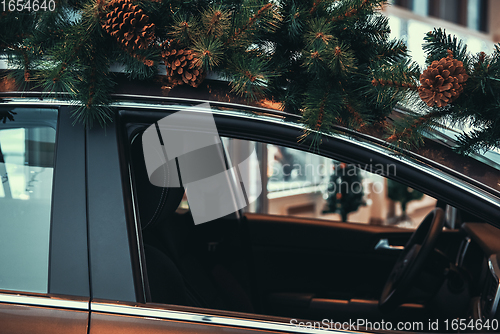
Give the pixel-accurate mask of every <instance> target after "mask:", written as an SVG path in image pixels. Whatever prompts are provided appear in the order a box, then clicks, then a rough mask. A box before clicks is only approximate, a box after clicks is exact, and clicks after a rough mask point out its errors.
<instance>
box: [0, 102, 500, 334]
mask: <svg viewBox="0 0 500 334" xmlns="http://www.w3.org/2000/svg"><path fill="white" fill-rule="evenodd" d="M2 94H3V95H2V98H4V100H3V103H1V104H0V108H1V109H0V110H1V111H2V113H3V114H6V113H9V115H11V116H13V118H14V120H12V121H11V120H8V119H6V122H5V123H0V176H1V177H2V186H1V187H0V289H1V290H0V332H1V333H3V334H4V333H5V334H6V333H9V334H11V333H15V334H18V333H23V334H24V333H50V334H59V333H72V334H73V333H75V334H77V333H82V334H86V333H90V334H101V333H106V334H108V333H120V334H126V333H135V334H138V333H251V332H259V333H282V332H286V333H313V332H318V333H319V332H322V330H330V331H332V332H342V333H344V332H347V333H353V332H356V333H357V332H360V333H364V332H370V333H377V332H383V331H384V330H386V331H391V330H392V331H394V332H405V333H407V332H418V331H424V332H425V331H428V332H445V331H449V332H459V331H460V332H466V331H475V330H486V331H489V332H498V331H499V324H498V315H499V314H500V313H499V311H498V303H499V299H500V290H499V284H500V281H499V277H500V269H499V264H500V263H499V260H498V256H499V255H498V254H500V230H499V227H500V192H499V188H500V185H499V184H493V183H490V184H485V183H482V182H479V181H477V180H475V179H474V178H476V179H481V180H485V179H489V180H495V182H499V180H500V177H499V176H500V172H499V169H498V168H499V163H500V159H499V155H498V153H496V152H489V153H488V155H485V156H484V157H481V159H482V161H481V162H478V161H476V160H475V159H473V158H470V157H469V158H456V157H455V158H454V159H457V160H456V161H461V162H463V165H462V166H461V168H462V169H461V171H463V172H464V173H465V172H468V173H469V176H465V175H464V174H462V173H458V172H456V171H455V170H453V169H451V168H448V167H444V166H443V165H442V164H439V163H436V162H433V161H432V160H429V159H427V158H424V157H422V156H419V155H417V154H414V153H410V152H405V153H404V154H398V153H397V152H394V151H392V150H391V149H390V148H388V147H387V146H386V145H384V143H383V142H382V141H379V140H378V139H376V138H373V137H369V136H366V135H360V134H355V133H350V132H346V131H344V132H342V131H340V130H339V132H338V133H336V134H334V135H329V136H326V135H325V136H324V137H323V140H322V144H321V145H320V146H319V147H311V146H310V145H309V142H308V141H307V140H306V141H305V142H300V143H299V142H298V141H297V138H298V137H299V136H300V135H301V134H302V133H303V128H302V126H301V125H300V122H299V119H298V118H297V117H296V116H293V115H287V114H284V113H280V112H277V111H273V110H267V109H262V108H253V107H248V106H243V105H236V104H230V103H222V102H211V110H210V111H206V110H203V109H199V110H198V109H196V106H197V105H198V104H199V103H201V102H203V101H198V100H194V99H176V98H160V97H156V98H154V97H141V98H140V99H139V98H137V97H133V96H122V98H123V102H121V103H117V104H115V105H114V115H113V118H114V122H113V123H112V124H110V125H108V126H106V127H105V128H100V127H98V126H96V127H94V128H92V129H85V128H84V127H82V126H80V125H78V124H77V125H73V124H72V119H71V111H72V108H73V107H72V106H71V105H69V104H68V103H67V102H63V101H57V100H40V99H38V97H37V96H33V97H24V98H20V97H15V94H10V95H9V93H2ZM179 110H184V111H186V115H187V116H185V117H188V120H189V118H192V119H197V118H198V117H201V116H203V115H206V113H207V112H208V113H210V114H211V115H212V116H213V119H214V121H215V124H216V127H217V130H218V134H219V136H220V142H221V147H222V148H223V151H221V152H223V153H222V155H221V157H222V160H221V161H222V164H223V165H227V168H228V169H229V167H230V166H231V164H232V163H234V161H235V159H240V160H241V161H242V160H243V159H245V158H246V157H249V156H250V152H253V151H254V152H255V157H256V158H255V159H254V160H249V163H250V165H249V166H251V167H249V168H247V169H244V170H243V169H240V174H239V175H238V176H237V177H238V179H237V180H240V182H239V183H238V182H236V183H235V184H236V188H238V187H240V186H241V187H242V188H244V192H245V194H247V199H246V201H247V204H248V205H246V206H245V208H244V209H240V210H236V211H235V212H233V213H231V214H229V215H226V216H224V217H220V218H217V219H214V220H211V221H209V222H205V223H203V224H197V225H196V224H194V222H193V217H192V214H191V211H192V210H193V208H192V206H193V205H194V204H193V201H192V200H190V199H192V198H193V197H192V196H193V195H191V194H190V193H189V191H188V192H187V197H186V195H185V189H186V188H187V187H188V185H186V184H184V185H182V184H181V186H179V187H158V186H155V185H153V184H151V182H150V179H149V175H148V170H147V168H148V167H147V166H146V165H145V159H144V154H145V152H144V151H143V150H144V146H143V140H142V135H143V133H144V131H145V130H146V129H147V128H148V127H150V126H152V125H153V126H154V125H155V124H156V123H157V122H158V121H160V120H161V119H163V118H165V117H167V116H169V115H171V114H173V113H175V112H177V111H179ZM12 112H15V113H16V114H14V113H12ZM160 143H161V145H163V146H164V145H165V143H164V142H161V140H160ZM175 144H176V145H177V144H178V145H183V143H182V142H180V141H179V143H175ZM200 154H201V153H200ZM448 154H449V155H450V157H452V156H453V154H452V153H448ZM221 157H219V158H221ZM238 157H240V158H238ZM453 157H454V156H453ZM210 159H211V158H210V157H209V158H208V160H207V159H205V158H204V159H200V160H199V161H198V162H191V165H190V166H189V168H191V167H192V168H197V169H198V170H203V169H204V168H208V167H207V166H208V165H210V161H209V160H210ZM450 159H452V158H450ZM192 161H195V160H192ZM444 163H446V161H445V162H444ZM179 166H180V165H177V170H170V171H169V172H168V173H179V175H181V174H182V173H183V170H182V168H181V167H179ZM478 166H479V167H478ZM469 167H471V168H469ZM472 167H473V168H476V167H478V168H479V169H473V168H472ZM457 168H458V167H457ZM346 171H350V173H351V174H352V175H350V176H352V177H353V178H350V179H349V178H348V177H347V176H349V175H347V174H346ZM166 173H167V172H166ZM168 173H167V174H168ZM342 173H344V174H343V175H342ZM167 174H165V175H167ZM168 175H170V174H168ZM354 176H356V178H354ZM166 177H167V178H168V177H171V176H166ZM255 180H260V183H256V181H255ZM342 182H346V187H351V188H350V189H351V190H350V191H351V192H353V193H356V195H359V196H353V197H348V196H349V191H347V192H345V191H344V192H342V191H340V190H338V189H336V190H332V187H333V186H334V185H341V184H342ZM355 182H357V183H358V186H357V188H354V184H355ZM483 182H484V181H483ZM389 185H390V187H389ZM259 187H261V188H259ZM238 189H239V188H238ZM354 189H357V190H354ZM394 189H397V190H398V191H401V192H402V193H403V194H412V193H414V192H421V194H420V193H418V194H417V195H416V196H413V195H412V196H413V197H412V198H413V200H411V201H406V200H402V199H401V200H399V198H400V197H397V196H396V195H394V194H396V193H395V192H394V191H395V190H394ZM203 191H205V189H203ZM191 193H192V192H191ZM414 195H415V194H414ZM190 196H191V197H190ZM211 196H212V195H211ZM217 196H219V195H218V194H216V193H214V194H213V198H206V203H208V204H207V205H209V203H218V202H217V199H218V198H217ZM394 196H396V197H394ZM250 198H251V199H252V200H250ZM343 198H344V199H345V198H351V199H350V200H348V201H343ZM353 201H357V202H356V205H355V206H354V210H351V211H349V212H346V213H345V215H344V214H341V212H342V210H344V211H346V210H347V211H348V209H346V208H347V207H348V206H347V205H348V204H353ZM403 203H404V204H403ZM190 206H191V207H190ZM351 206H352V205H351ZM351 206H349V207H351ZM349 210H350V209H349ZM342 218H345V220H346V221H342V220H343V219H342ZM421 222H422V223H421Z"/></svg>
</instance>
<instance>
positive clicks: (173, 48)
mask: <svg viewBox="0 0 500 334" xmlns="http://www.w3.org/2000/svg"><path fill="white" fill-rule="evenodd" d="M162 47H163V51H162V53H161V55H162V57H163V60H164V61H165V68H166V70H167V80H168V83H169V85H170V87H174V86H177V85H182V84H186V85H190V86H193V87H198V85H199V84H200V83H201V82H202V81H203V79H204V77H205V76H204V73H203V70H202V69H201V68H198V67H197V66H196V65H195V61H196V60H195V59H194V52H193V51H192V50H190V49H187V48H182V47H181V46H180V45H179V44H178V43H177V42H174V41H172V40H169V41H166V42H165V43H163V44H162Z"/></svg>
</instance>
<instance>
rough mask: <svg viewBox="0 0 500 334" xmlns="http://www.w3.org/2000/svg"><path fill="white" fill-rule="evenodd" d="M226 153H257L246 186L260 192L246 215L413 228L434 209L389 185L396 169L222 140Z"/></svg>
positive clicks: (418, 194)
mask: <svg viewBox="0 0 500 334" xmlns="http://www.w3.org/2000/svg"><path fill="white" fill-rule="evenodd" d="M224 144H225V146H226V149H228V150H230V151H242V150H249V149H255V150H256V151H257V152H259V154H258V155H257V156H258V159H257V160H258V161H255V165H257V166H259V167H260V168H255V169H249V170H248V173H247V175H244V176H243V175H242V177H244V178H245V177H246V178H248V183H249V184H250V185H253V183H254V182H252V181H253V180H257V179H258V178H257V176H256V175H255V174H256V173H259V172H261V171H265V173H263V175H262V177H261V178H259V179H258V180H259V181H261V182H262V183H263V185H265V186H263V187H262V188H263V189H265V191H263V192H262V195H261V196H260V197H259V198H258V199H257V201H255V202H254V203H252V204H250V205H249V206H248V207H247V208H246V211H247V212H252V213H261V214H272V215H281V216H291V217H305V218H319V219H327V220H332V221H343V222H351V223H363V224H371V225H391V226H399V227H406V228H416V227H417V226H418V224H419V223H420V222H421V221H422V219H423V218H424V217H425V216H426V215H427V214H428V213H429V212H430V211H432V209H434V208H435V206H436V200H435V199H434V198H432V197H429V196H427V195H425V194H423V193H421V192H419V191H417V190H414V189H412V188H410V187H408V186H405V185H403V184H401V183H398V182H396V181H392V180H390V179H387V178H386V177H384V176H382V175H383V174H393V175H394V174H396V175H397V166H396V165H394V164H391V165H387V166H385V165H381V164H371V165H368V166H365V165H363V166H360V165H356V164H349V163H345V162H342V161H337V160H332V159H329V158H326V157H322V156H320V155H318V154H314V153H311V152H306V151H301V150H297V149H292V148H288V147H283V146H278V145H273V144H265V143H257V142H250V141H245V140H238V139H229V138H226V139H225V140H224Z"/></svg>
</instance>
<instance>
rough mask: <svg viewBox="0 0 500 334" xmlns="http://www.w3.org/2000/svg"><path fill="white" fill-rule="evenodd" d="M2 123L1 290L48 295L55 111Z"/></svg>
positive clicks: (23, 113)
mask: <svg viewBox="0 0 500 334" xmlns="http://www.w3.org/2000/svg"><path fill="white" fill-rule="evenodd" d="M14 112H16V114H12V115H13V117H14V120H11V121H7V122H6V123H0V176H1V180H2V185H1V186H0V215H1V216H0V289H3V290H17V291H27V292H39V293H46V292H47V282H48V259H49V232H50V214H51V198H52V177H53V171H54V146H55V138H56V128H55V126H56V121H57V111H56V110H39V109H38V110H34V109H26V110H19V109H16V110H15V111H14Z"/></svg>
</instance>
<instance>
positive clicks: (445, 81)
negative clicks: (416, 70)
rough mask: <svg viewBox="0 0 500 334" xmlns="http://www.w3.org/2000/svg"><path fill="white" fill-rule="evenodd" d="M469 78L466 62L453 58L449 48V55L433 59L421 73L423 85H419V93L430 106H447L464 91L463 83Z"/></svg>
mask: <svg viewBox="0 0 500 334" xmlns="http://www.w3.org/2000/svg"><path fill="white" fill-rule="evenodd" d="M468 78H469V76H468V75H467V73H466V72H465V68H464V64H463V63H462V62H461V61H459V60H456V59H453V54H452V52H451V51H450V50H448V56H447V57H444V58H442V59H441V60H439V61H437V60H435V61H433V62H432V64H431V65H430V66H429V67H428V68H427V69H426V70H425V71H424V73H422V75H420V83H421V84H422V85H421V86H420V87H418V95H419V96H420V98H421V99H422V100H423V101H424V102H425V103H427V105H428V106H429V107H432V106H434V105H437V106H438V107H445V106H446V105H447V104H448V103H450V102H453V101H455V100H456V99H457V98H458V96H459V95H460V94H461V93H462V92H463V90H464V89H463V84H464V83H465V81H467V79H468Z"/></svg>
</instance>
